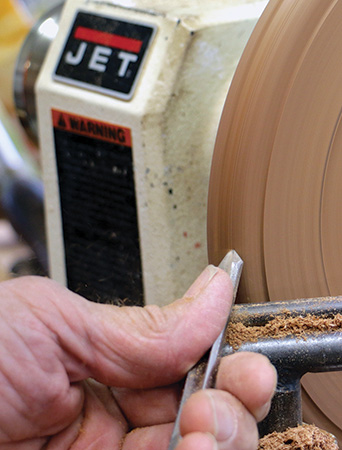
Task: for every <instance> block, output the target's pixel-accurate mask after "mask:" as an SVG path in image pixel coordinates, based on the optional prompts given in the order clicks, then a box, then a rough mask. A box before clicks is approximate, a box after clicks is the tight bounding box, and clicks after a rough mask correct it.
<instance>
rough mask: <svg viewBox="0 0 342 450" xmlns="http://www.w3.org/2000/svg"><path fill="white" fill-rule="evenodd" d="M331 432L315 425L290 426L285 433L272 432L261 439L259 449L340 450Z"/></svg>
mask: <svg viewBox="0 0 342 450" xmlns="http://www.w3.org/2000/svg"><path fill="white" fill-rule="evenodd" d="M338 449H339V447H338V445H337V442H336V440H335V438H334V436H332V435H331V434H329V433H327V432H326V431H323V430H321V429H320V428H318V427H316V426H315V425H301V426H298V427H295V428H289V429H288V430H286V431H284V432H283V433H276V432H274V433H271V434H268V435H267V436H265V437H263V438H262V439H260V440H259V447H258V450H338Z"/></svg>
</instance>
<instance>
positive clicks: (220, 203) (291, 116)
mask: <svg viewBox="0 0 342 450" xmlns="http://www.w3.org/2000/svg"><path fill="white" fill-rule="evenodd" d="M341 23H342V0H324V1H322V0H310V1H307V0H270V2H269V4H268V6H267V8H266V9H265V12H264V14H263V15H262V17H261V18H260V20H259V22H258V24H257V26H256V28H255V30H254V32H253V33H252V36H251V38H250V41H249V43H248V44H247V47H246V49H245V51H244V54H243V56H242V58H241V61H240V63H239V66H238V68H237V70H236V74H235V77H234V79H233V82H232V85H231V88H230V91H229V93H228V97H227V100H226V105H225V108H224V111H223V115H222V119H221V123H220V126H219V131H218V136H217V142H216V147H215V151H214V156H213V162H212V172H211V179H210V187H209V205H208V245H209V259H210V261H211V262H212V263H215V264H217V263H218V262H219V261H220V259H221V258H222V257H223V256H224V254H225V253H226V251H227V250H228V249H229V248H234V249H235V250H236V251H237V252H238V253H239V254H240V255H241V257H242V258H243V260H244V261H245V266H244V273H243V277H242V280H241V287H240V293H239V300H240V301H242V302H260V301H264V302H265V301H278V300H290V299H295V298H310V297H323V296H329V295H342V225H341V224H342V208H341V206H340V203H341V198H342V125H341V115H342V27H341ZM341 351H342V349H341ZM303 385H304V389H305V394H304V420H307V421H314V422H315V423H316V425H318V426H321V427H322V428H325V429H328V430H329V431H331V432H332V433H334V434H335V436H336V437H338V439H339V440H340V442H342V414H341V413H340V409H341V405H342V373H334V374H333V373H329V374H320V375H311V374H310V375H307V376H305V377H304V380H303Z"/></svg>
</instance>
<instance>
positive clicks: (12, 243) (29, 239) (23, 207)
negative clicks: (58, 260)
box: [0, 0, 61, 280]
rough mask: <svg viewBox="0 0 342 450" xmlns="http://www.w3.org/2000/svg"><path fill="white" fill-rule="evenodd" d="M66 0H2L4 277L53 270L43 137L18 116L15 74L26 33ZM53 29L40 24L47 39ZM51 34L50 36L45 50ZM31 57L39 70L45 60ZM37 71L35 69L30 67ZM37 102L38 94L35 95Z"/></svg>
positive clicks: (0, 251)
mask: <svg viewBox="0 0 342 450" xmlns="http://www.w3.org/2000/svg"><path fill="white" fill-rule="evenodd" d="M60 3H61V0H48V1H47V0H2V2H1V9H0V280H3V279H5V278H8V277H9V276H11V275H13V273H14V272H15V274H17V275H20V274H26V273H34V274H42V275H45V274H46V273H47V263H46V248H45V232H44V210H43V185H42V182H41V178H40V167H39V155H38V154H39V150H38V144H37V141H35V140H34V139H33V140H32V139H28V137H27V135H26V133H25V132H24V131H23V129H22V127H21V125H20V124H19V121H18V119H17V111H16V108H15V104H14V95H13V93H14V80H15V76H14V74H15V72H16V67H17V66H18V59H19V55H21V54H22V52H23V49H25V45H23V43H24V42H25V39H27V38H28V36H29V35H30V32H32V29H34V28H35V25H37V24H39V23H41V22H39V20H38V19H39V17H41V15H43V14H44V13H45V12H46V11H47V10H49V9H50V8H52V7H53V6H54V5H56V4H60ZM46 33H48V34H49V31H48V30H47V29H46V27H45V29H44V28H43V29H41V30H38V34H39V36H42V38H43V40H44V38H45V34H46ZM49 42H50V41H49V39H47V40H46V39H45V41H44V54H45V52H46V50H47V48H48V44H49ZM43 57H44V55H43V56H42V59H41V60H39V61H35V62H36V65H35V66H34V64H33V65H32V64H31V61H29V62H28V63H27V64H26V66H25V70H26V71H29V69H30V68H31V69H33V67H34V68H35V70H37V73H38V71H39V68H40V65H41V63H42V61H43ZM30 73H32V72H30ZM29 102H30V105H31V106H32V108H34V106H35V102H34V98H33V97H32V98H30V99H29Z"/></svg>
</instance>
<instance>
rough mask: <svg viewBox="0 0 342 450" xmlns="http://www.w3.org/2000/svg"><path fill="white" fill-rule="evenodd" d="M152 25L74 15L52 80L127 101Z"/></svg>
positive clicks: (96, 16) (150, 35)
mask: <svg viewBox="0 0 342 450" xmlns="http://www.w3.org/2000/svg"><path fill="white" fill-rule="evenodd" d="M154 33H155V26H154V25H145V24H140V23H134V22H128V21H123V20H117V19H114V18H109V17H104V16H98V15H94V14H88V13H85V12H78V13H77V15H76V18H75V21H74V23H73V26H72V28H71V31H70V34H69V37H68V38H67V41H66V43H65V46H64V49H63V52H62V54H61V56H60V59H59V62H58V65H57V68H56V71H55V76H54V78H55V79H56V80H58V81H63V82H65V83H68V84H73V85H76V86H80V87H84V88H87V89H91V90H95V91H99V92H103V93H105V94H107V95H112V96H115V97H118V98H122V99H125V100H129V99H130V98H131V97H132V95H133V92H134V88H135V85H136V82H137V79H138V75H139V73H140V71H141V68H142V64H143V60H144V58H145V56H146V51H147V49H148V47H149V44H150V43H151V41H152V38H153V36H154Z"/></svg>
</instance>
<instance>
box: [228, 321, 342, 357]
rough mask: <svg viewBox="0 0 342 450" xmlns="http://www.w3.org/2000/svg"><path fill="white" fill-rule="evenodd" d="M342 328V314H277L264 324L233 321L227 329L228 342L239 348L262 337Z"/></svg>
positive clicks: (302, 336)
mask: <svg viewBox="0 0 342 450" xmlns="http://www.w3.org/2000/svg"><path fill="white" fill-rule="evenodd" d="M338 330H339V331H341V330H342V314H336V315H335V316H333V317H320V316H315V315H313V314H308V315H305V316H296V317H292V316H290V315H289V314H284V315H283V316H277V317H275V318H274V319H271V320H270V321H269V322H267V323H266V324H265V325H263V326H246V325H243V324H242V323H239V322H236V323H234V322H231V323H230V324H229V326H228V329H227V335H226V339H227V342H228V343H229V344H230V345H231V346H232V347H233V348H234V349H235V350H237V349H238V348H239V347H240V346H241V344H243V343H244V342H257V341H258V340H259V339H262V338H274V339H279V338H282V337H286V336H295V337H297V338H304V339H305V336H306V335H308V334H314V333H322V332H332V331H338Z"/></svg>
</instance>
